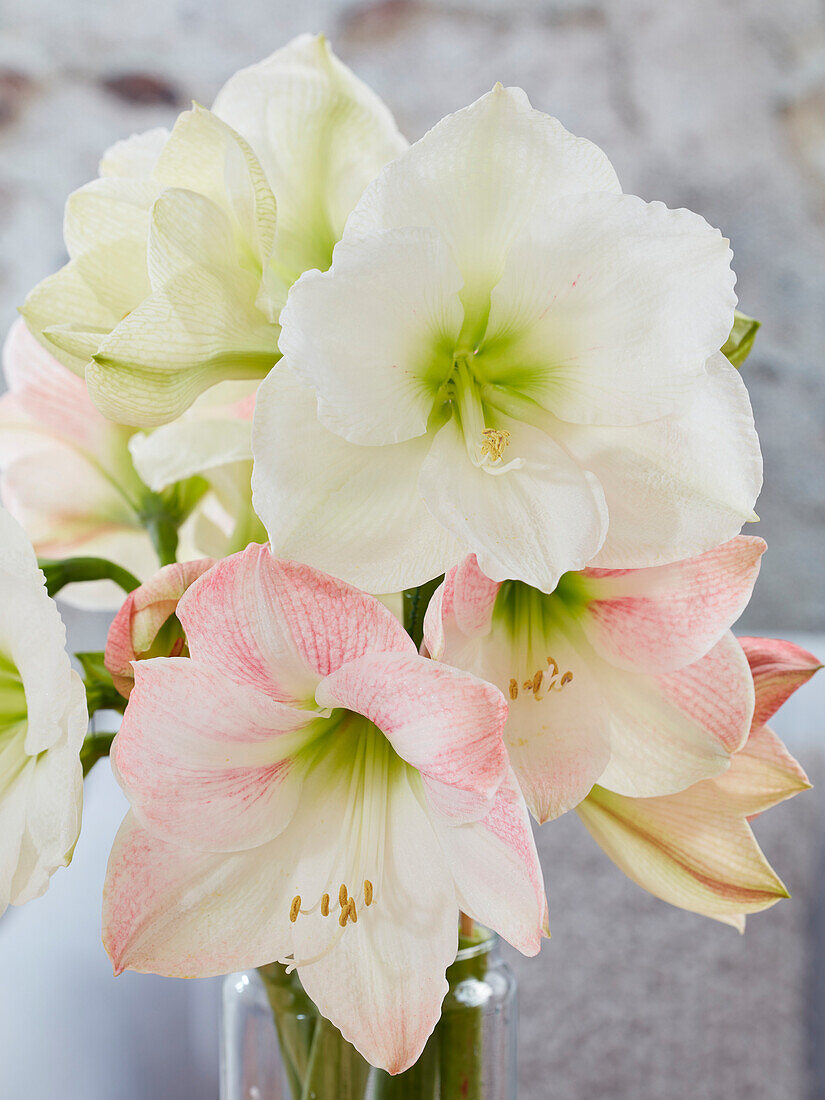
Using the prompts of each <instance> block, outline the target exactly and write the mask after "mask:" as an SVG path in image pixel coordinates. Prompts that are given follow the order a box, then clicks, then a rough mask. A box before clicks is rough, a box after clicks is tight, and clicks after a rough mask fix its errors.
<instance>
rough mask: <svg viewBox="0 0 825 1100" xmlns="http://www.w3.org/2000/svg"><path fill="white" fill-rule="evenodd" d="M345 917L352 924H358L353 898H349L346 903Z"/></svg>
mask: <svg viewBox="0 0 825 1100" xmlns="http://www.w3.org/2000/svg"><path fill="white" fill-rule="evenodd" d="M347 916H348V917H349V919H350V920H351V921H352V923H353V924H357V923H358V912H357V910H356V908H355V898H349V899H348V901H347Z"/></svg>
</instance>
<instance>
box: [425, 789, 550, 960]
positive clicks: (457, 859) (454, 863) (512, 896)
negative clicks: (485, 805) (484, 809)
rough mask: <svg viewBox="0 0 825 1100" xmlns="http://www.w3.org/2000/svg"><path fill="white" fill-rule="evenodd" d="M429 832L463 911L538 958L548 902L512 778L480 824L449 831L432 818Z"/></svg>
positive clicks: (524, 808)
mask: <svg viewBox="0 0 825 1100" xmlns="http://www.w3.org/2000/svg"><path fill="white" fill-rule="evenodd" d="M433 827H434V828H435V831H436V834H437V835H438V837H439V839H440V840H441V843H442V847H443V849H444V856H445V858H446V860H447V863H448V865H449V867H450V870H451V871H452V874H453V878H454V879H455V883H456V889H457V891H458V904H459V906H460V907H461V909H462V911H463V912H465V913H467V914H468V915H469V916H471V917H473V919H474V920H478V921H481V923H482V924H485V925H486V926H487V927H488V928H492V929H494V930H495V931H496V932H498V933H499V935H500V936H503V937H504V939H506V940H507V942H508V943H511V944H512V945H513V947H515V948H517V949H518V950H519V951H521V952H522V954H524V955H537V954H538V952H539V949H540V947H541V938H542V935H543V934H547V933H546V923H547V899H546V897H545V893H544V878H543V875H542V871H541V864H540V863H539V858H538V853H537V851H536V844H535V840H534V839H533V830H532V829H531V827H530V817H529V814H528V812H527V806H526V805H525V802H524V798H523V797H522V794H521V791H520V790H519V785H518V781H517V779H516V777H515V775H514V774H513V772H512V771H510V772H509V774H508V775H507V777H506V778H505V780H504V782H503V783H502V784H501V786H500V787H499V789H498V791H497V793H496V797H495V801H494V803H493V806H492V809H491V810H490V811H489V813H487V814H486V815H485V816H484V817H483V818H482V819H481V820H480V821H474V822H470V823H468V824H464V825H455V826H451V825H447V824H445V823H444V822H443V821H442V820H440V819H439V818H438V817H436V818H434V819H433Z"/></svg>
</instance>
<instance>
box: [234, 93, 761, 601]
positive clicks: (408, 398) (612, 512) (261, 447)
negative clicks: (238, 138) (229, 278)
mask: <svg viewBox="0 0 825 1100" xmlns="http://www.w3.org/2000/svg"><path fill="white" fill-rule="evenodd" d="M730 259H731V252H730V249H729V247H728V242H727V240H725V239H724V238H723V237H722V236H721V234H720V233H719V232H718V230H715V229H712V228H711V227H710V226H709V225H708V224H707V223H706V222H705V221H704V220H703V219H702V218H701V217H699V216H698V215H696V214H692V213H690V212H689V211H687V210H668V209H666V208H665V207H664V206H663V205H662V204H661V203H645V202H642V200H641V199H638V198H636V197H635V196H633V195H624V194H622V193H621V188H620V186H619V183H618V180H617V179H616V174H615V172H614V171H613V168H612V167H611V165H610V162H609V161H608V159H607V157H606V156H605V155H604V153H602V152H601V150H599V149H598V148H596V146H594V145H592V144H591V143H590V142H588V141H585V140H583V139H581V138H576V137H573V136H572V135H571V134H569V133H568V132H567V131H566V130H565V129H564V128H563V127H562V126H561V125H560V123H559V122H557V121H556V120H555V119H553V118H550V117H548V116H547V115H544V114H542V113H541V112H539V111H535V110H533V108H532V107H531V106H530V104H529V102H528V100H527V97H526V96H525V94H524V93H523V92H522V91H521V90H520V89H518V88H510V89H505V88H502V87H501V86H497V87H496V88H494V89H493V91H492V92H490V93H489V94H488V95H485V96H483V97H482V98H481V99H479V100H478V101H477V102H476V103H473V104H472V105H471V106H469V107H467V108H466V109H464V110H462V111H459V112H458V113H457V114H454V115H450V116H448V117H447V118H445V119H443V120H442V121H441V122H440V123H439V124H438V125H437V126H435V127H434V128H433V129H432V130H431V131H430V132H429V133H428V134H426V135H425V136H424V137H423V138H422V139H421V140H420V141H418V142H417V143H416V144H415V145H413V146H411V147H410V148H409V149H408V150H407V151H406V152H405V153H403V154H402V155H401V156H400V157H398V158H397V159H396V160H395V161H394V162H393V163H392V164H390V165H388V166H387V168H385V169H384V171H383V172H382V173H381V174H380V175H379V176H378V177H377V178H376V179H375V180H374V181H373V183H372V184H370V186H369V187H367V189H366V190H365V192H364V194H363V195H362V197H361V199H360V201H359V203H358V205H357V206H356V208H355V210H354V211H353V213H352V215H351V216H350V218H349V220H348V221H347V225H346V229H345V232H344V236H343V239H342V241H341V243H340V244H339V245H338V246H337V247H336V249H335V253H334V257H333V263H332V267H331V268H330V269H329V271H328V272H325V273H323V274H322V273H321V272H319V271H310V272H307V273H306V274H305V275H304V276H302V278H301V279H300V280H299V281H298V282H297V283H296V284H295V286H294V287H293V288H292V290H291V291H290V294H289V300H288V302H287V305H286V308H285V309H284V311H283V313H282V316H281V324H282V326H283V330H282V333H281V338H280V345H279V346H280V349H281V351H282V353H283V356H284V369H277V370H275V371H274V372H273V373H272V374H271V375H270V377H269V378H268V379H267V380H266V382H265V383H264V385H263V386H262V388H261V392H260V395H259V400H258V405H257V410H256V423H255V428H254V439H253V450H254V453H255V461H256V471H255V475H254V480H253V485H254V492H255V500H256V509H257V511H258V514H259V515H260V516H261V518H262V520H263V521H264V524H265V525H266V527H267V530H268V531H269V534H270V537H271V539H272V542H273V546H274V548H275V549H276V550H277V551H278V552H280V553H284V554H286V555H289V556H294V557H298V558H300V559H301V560H306V561H309V562H311V563H312V564H314V565H316V566H318V567H319V568H326V569H332V568H334V569H335V571H336V572H337V573H339V574H340V575H341V576H343V577H345V578H346V579H347V580H349V581H351V582H353V583H356V584H359V585H361V586H362V587H364V588H367V589H369V590H370V591H387V590H391V589H393V588H404V587H409V586H412V585H414V584H419V583H423V582H425V581H427V580H428V579H430V578H431V577H433V576H437V575H438V574H439V573H442V572H444V571H445V570H446V569H447V568H449V567H450V566H452V565H454V564H455V563H456V562H457V561H459V560H460V559H461V558H462V557H463V556H465V555H466V554H467V553H468V552H474V553H475V554H476V555H477V557H478V560H479V563H480V565H481V568H482V569H483V570H484V572H485V573H487V574H488V576H490V577H492V578H494V579H495V580H499V581H500V580H505V579H509V578H515V579H517V580H521V581H524V582H525V583H527V584H530V585H532V586H533V587H535V588H539V589H541V590H542V591H545V592H550V591H552V590H553V589H554V588H555V586H556V583H557V581H558V578H559V577H560V575H561V574H562V573H564V572H566V571H569V570H575V569H580V568H582V567H583V566H585V565H587V564H596V565H599V566H606V567H611V568H617V567H621V568H628V567H632V568H636V567H640V566H651V565H658V564H662V563H666V562H671V561H675V560H679V559H683V558H686V557H689V556H692V555H695V554H698V553H702V552H704V551H705V550H708V549H711V548H712V547H713V546H715V545H718V544H719V543H720V542H722V541H724V540H725V539H728V538H730V537H731V536H733V535H735V534H736V533H737V532H738V531H739V529H740V528H741V526H742V524H743V523H744V522H745V521H746V520H748V519H753V518H755V517H754V515H753V505H754V501H755V499H756V496H757V493H758V491H759V487H760V484H761V459H760V453H759V446H758V441H757V438H756V434H755V431H754V426H753V418H752V414H751V409H750V403H749V401H748V396H747V393H746V391H745V387H744V385H743V383H742V380H741V378H740V377H739V375H738V373H737V371H736V370H735V369H734V368H733V367H732V366H731V364H730V363H729V362H728V361H727V360H726V359H725V357H724V356H723V355H722V354H721V353H720V350H719V349H720V348H721V347H722V345H723V344H724V343H725V341H726V339H727V337H728V334H729V333H730V331H731V327H732V325H733V320H734V305H735V303H736V297H735V295H734V293H733V283H734V276H733V273H732V271H731V268H730Z"/></svg>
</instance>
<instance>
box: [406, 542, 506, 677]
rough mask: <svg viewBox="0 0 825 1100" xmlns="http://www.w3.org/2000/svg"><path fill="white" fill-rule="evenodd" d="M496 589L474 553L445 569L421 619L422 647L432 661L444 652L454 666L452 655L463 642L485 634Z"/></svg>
mask: <svg viewBox="0 0 825 1100" xmlns="http://www.w3.org/2000/svg"><path fill="white" fill-rule="evenodd" d="M500 588H501V583H500V582H499V581H491V580H490V578H489V577H487V576H485V574H484V573H482V572H481V569H480V568H479V565H478V559H477V558H476V556H475V554H470V555H469V556H468V557H466V558H465V559H464V560H463V561H462V562H460V563H459V564H458V565H456V566H453V568H452V569H450V570H449V572H448V573H447V574H446V575H445V577H444V583H443V584H441V585H439V587H438V588H437V589H436V591H435V593H434V594H433V597H432V599H431V600H430V603H429V605H428V607H427V613H426V615H425V616H424V645H425V647H426V649H427V652H428V653H429V654H430V656H431V657H433V658H434V660H436V661H440V660H441V659H442V658H443V657H444V654H445V653H446V652H448V653H449V654H450V658H449V659H450V663H454V664H458V663H460V662H459V661H458V660H457V658H456V657H455V653H456V651H457V650H459V649H460V648H462V647H463V646H464V645H465V644H466V640H467V639H475V638H478V637H485V636H486V635H487V634H489V632H490V624H491V621H492V616H493V607H494V606H495V602H496V596H497V595H498V590H499V589H500Z"/></svg>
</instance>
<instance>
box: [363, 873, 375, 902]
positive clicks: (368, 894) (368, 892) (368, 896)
mask: <svg viewBox="0 0 825 1100" xmlns="http://www.w3.org/2000/svg"><path fill="white" fill-rule="evenodd" d="M372 896H373V890H372V883H371V882H370V880H369V879H368V878H365V879H364V905H366V906H367V908H369V907H370V906H371V905H372Z"/></svg>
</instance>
